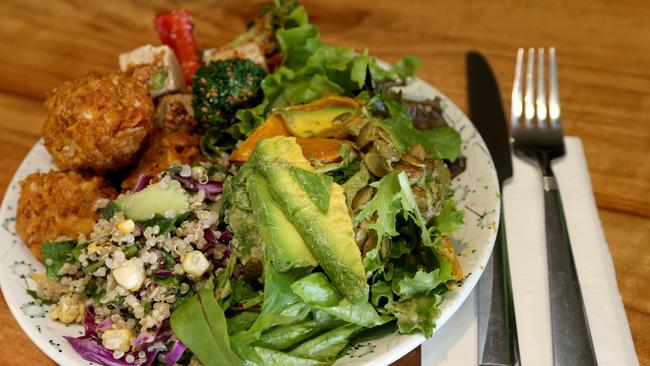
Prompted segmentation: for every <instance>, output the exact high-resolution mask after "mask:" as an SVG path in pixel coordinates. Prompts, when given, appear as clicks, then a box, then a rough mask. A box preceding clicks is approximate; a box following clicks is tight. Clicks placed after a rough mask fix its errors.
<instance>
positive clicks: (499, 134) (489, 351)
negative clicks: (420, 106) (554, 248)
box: [466, 51, 520, 366]
mask: <svg viewBox="0 0 650 366" xmlns="http://www.w3.org/2000/svg"><path fill="white" fill-rule="evenodd" d="M466 61H467V91H468V102H469V116H470V120H471V121H472V122H473V123H474V125H475V126H476V129H477V130H478V131H479V133H480V134H481V136H482V137H483V140H484V141H485V144H486V145H487V147H488V149H489V153H490V155H491V156H492V161H493V162H494V167H495V169H496V171H497V177H498V180H499V190H500V193H502V187H503V183H504V182H505V181H506V180H507V179H509V178H510V177H512V158H511V155H510V143H509V137H508V126H507V124H506V116H505V112H504V111H503V104H502V103H501V96H500V94H499V87H498V85H497V81H496V79H495V77H494V74H493V73H492V70H491V69H490V66H489V65H488V63H487V61H486V60H485V58H484V57H483V56H482V55H481V54H479V53H478V52H474V51H470V52H468V53H467V58H466ZM501 197H503V195H501ZM478 293H479V296H478V298H479V311H478V324H479V339H478V341H479V342H478V347H479V349H478V353H479V359H478V360H479V365H481V366H488V365H490V366H497V365H498V366H501V365H504V366H505V365H519V364H520V358H519V343H518V341H517V325H516V322H515V311H514V302H513V299H512V285H511V281H510V269H509V265H508V246H507V240H506V232H505V221H504V212H503V200H501V214H500V218H499V227H498V230H497V237H496V241H495V244H494V249H493V251H492V256H491V257H490V260H489V262H488V264H487V266H486V268H485V271H484V272H483V276H482V277H481V279H480V281H479V288H478Z"/></svg>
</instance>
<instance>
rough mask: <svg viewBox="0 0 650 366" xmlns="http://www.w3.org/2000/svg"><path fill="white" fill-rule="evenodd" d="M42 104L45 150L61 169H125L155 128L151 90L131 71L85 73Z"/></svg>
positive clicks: (99, 171) (63, 86)
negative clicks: (44, 114) (45, 115)
mask: <svg viewBox="0 0 650 366" xmlns="http://www.w3.org/2000/svg"><path fill="white" fill-rule="evenodd" d="M45 106H46V108H47V111H48V117H47V120H46V121H45V125H44V126H43V138H44V139H45V147H46V148H47V150H48V151H49V152H50V154H51V155H52V158H53V159H54V162H55V163H56V165H57V166H58V167H59V168H61V169H92V170H94V171H96V172H98V173H103V172H107V171H111V170H115V169H118V168H120V167H123V166H125V165H128V164H129V163H131V162H132V161H133V158H134V157H135V154H136V153H137V152H138V150H139V149H140V145H141V144H142V142H143V141H144V139H145V138H146V136H147V134H148V133H149V131H150V130H151V129H152V126H153V122H152V116H153V112H154V106H153V101H152V100H151V96H150V95H149V88H148V86H147V84H146V83H145V82H144V81H143V80H142V79H141V78H138V77H136V76H134V73H123V72H113V73H100V72H91V73H88V74H87V75H86V76H85V77H83V78H81V79H79V80H75V81H69V82H65V83H63V84H61V85H60V86H58V87H56V88H55V89H54V90H52V91H51V92H50V93H49V95H48V98H47V101H46V102H45Z"/></svg>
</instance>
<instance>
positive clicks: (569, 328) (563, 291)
mask: <svg viewBox="0 0 650 366" xmlns="http://www.w3.org/2000/svg"><path fill="white" fill-rule="evenodd" d="M550 173H551V174H548V172H547V174H545V175H544V206H545V212H546V246H547V251H548V253H547V255H548V280H549V290H550V295H551V325H552V329H553V332H552V333H553V359H554V364H555V365H560V366H565V365H566V366H591V365H597V362H596V355H595V353H594V347H593V344H592V342H591V335H590V332H589V322H588V320H587V313H586V312H585V306H584V301H583V299H582V292H581V291H580V282H579V281H578V274H577V271H576V266H575V262H574V260H573V253H572V251H571V242H570V241H569V232H568V230H567V225H566V220H565V218H564V209H563V208H562V200H561V198H560V191H559V189H558V184H557V180H556V179H555V177H554V176H553V175H552V172H550Z"/></svg>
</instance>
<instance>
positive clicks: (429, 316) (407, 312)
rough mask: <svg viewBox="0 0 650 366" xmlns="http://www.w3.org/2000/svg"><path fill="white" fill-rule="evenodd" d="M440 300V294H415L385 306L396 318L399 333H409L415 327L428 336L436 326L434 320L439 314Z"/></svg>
mask: <svg viewBox="0 0 650 366" xmlns="http://www.w3.org/2000/svg"><path fill="white" fill-rule="evenodd" d="M440 300H441V297H440V295H427V296H415V297H412V298H410V299H406V300H400V301H398V302H394V303H390V304H388V305H387V306H386V308H387V309H388V310H389V311H390V312H391V313H392V314H394V315H395V317H396V318H397V327H398V329H399V331H400V332H401V333H411V332H412V331H414V330H416V329H417V330H421V331H422V333H424V336H425V337H427V338H430V337H431V336H432V335H433V330H434V329H435V327H436V323H435V320H436V319H437V318H438V317H439V316H440V310H439V309H438V308H437V305H438V304H439V303H440Z"/></svg>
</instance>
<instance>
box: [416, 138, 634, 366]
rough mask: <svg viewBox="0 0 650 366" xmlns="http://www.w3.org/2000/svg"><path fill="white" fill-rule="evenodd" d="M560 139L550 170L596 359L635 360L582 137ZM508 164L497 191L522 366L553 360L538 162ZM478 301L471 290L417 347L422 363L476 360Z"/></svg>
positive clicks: (446, 364)
mask: <svg viewBox="0 0 650 366" xmlns="http://www.w3.org/2000/svg"><path fill="white" fill-rule="evenodd" d="M565 145H566V149H567V154H566V156H565V157H564V158H562V159H560V160H558V161H557V162H556V163H555V164H554V166H553V169H554V171H555V174H556V176H557V179H558V182H559V185H560V192H561V194H562V202H563V204H564V212H565V214H566V220H567V225H568V227H569V236H570V238H571V244H572V248H573V254H574V257H575V262H576V267H577V270H578V277H579V279H580V286H581V289H582V294H583V297H584V300H585V307H586V309H587V317H588V318H589V326H590V329H591V334H592V338H593V342H594V347H595V350H596V357H597V359H598V364H599V365H603V366H604V365H617V366H618V365H638V364H639V361H638V359H637V356H636V353H635V351H634V344H633V343H632V336H631V334H630V328H629V326H628V323H627V318H626V316H625V310H624V308H623V302H622V301H621V295H620V294H619V291H618V286H617V284H616V274H615V272H614V266H613V263H612V258H611V256H610V254H609V249H608V247H607V241H606V240H605V235H604V233H603V229H602V226H601V223H600V218H599V217H598V210H597V209H596V203H595V201H594V196H593V192H592V190H591V181H590V179H589V170H588V169H587V162H586V160H585V156H584V151H583V149H582V142H581V141H580V139H578V138H575V137H567V138H565ZM513 169H514V175H513V178H512V179H511V180H510V181H509V182H507V183H506V184H505V185H504V192H503V196H504V210H505V218H506V231H507V236H508V250H509V256H510V269H511V272H512V287H513V296H514V301H515V312H516V316H517V331H518V332H519V347H520V352H521V362H522V365H525V366H534V365H543V366H546V365H552V364H553V354H552V344H551V315H550V305H549V289H548V278H547V267H546V265H547V261H546V236H545V235H546V229H545V225H544V197H543V193H542V179H541V177H540V172H539V169H538V168H537V166H535V165H533V164H531V163H530V162H527V161H523V160H521V159H519V158H517V157H513ZM477 304H478V302H477V296H476V290H474V292H473V293H472V295H471V296H470V297H469V298H468V299H467V301H466V302H465V304H463V306H462V307H461V308H460V309H459V311H458V312H457V313H456V314H455V315H454V317H452V318H451V319H450V320H449V321H448V322H447V323H446V324H445V325H444V327H442V328H441V329H440V330H439V331H438V332H436V333H435V334H434V336H433V337H432V338H431V339H429V340H428V341H427V342H425V343H424V344H423V345H422V365H426V366H430V365H444V366H451V365H453V366H463V365H476V364H477V362H478V361H477V359H478V354H477V343H478V340H477V331H478V325H477V324H478V322H477V318H476V316H477V315H476V314H477Z"/></svg>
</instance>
